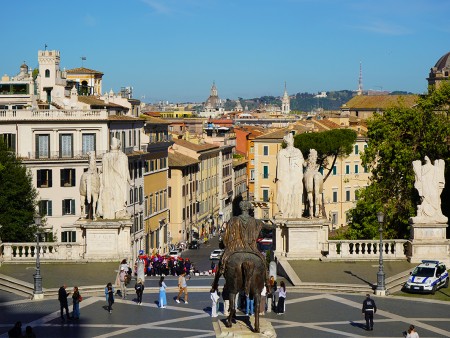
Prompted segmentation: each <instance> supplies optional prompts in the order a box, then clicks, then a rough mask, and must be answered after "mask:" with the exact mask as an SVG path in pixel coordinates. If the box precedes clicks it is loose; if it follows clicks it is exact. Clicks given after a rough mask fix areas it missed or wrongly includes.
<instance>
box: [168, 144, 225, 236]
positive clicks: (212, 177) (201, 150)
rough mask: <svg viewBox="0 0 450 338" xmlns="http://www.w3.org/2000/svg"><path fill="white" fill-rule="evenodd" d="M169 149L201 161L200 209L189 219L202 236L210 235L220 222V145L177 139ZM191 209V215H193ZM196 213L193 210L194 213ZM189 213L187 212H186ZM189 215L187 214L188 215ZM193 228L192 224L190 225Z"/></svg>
mask: <svg viewBox="0 0 450 338" xmlns="http://www.w3.org/2000/svg"><path fill="white" fill-rule="evenodd" d="M173 141H174V144H173V146H172V147H171V149H169V152H171V153H173V152H177V153H179V154H182V155H185V156H188V157H191V158H193V159H195V160H198V161H200V163H199V173H198V176H197V177H198V188H197V189H196V190H197V199H198V211H197V215H196V217H195V218H194V217H193V218H190V219H189V221H190V222H192V223H193V225H192V229H193V230H194V231H197V232H198V233H199V234H200V236H202V235H209V234H210V233H211V232H212V231H213V230H214V228H215V227H216V226H217V224H218V222H219V211H220V199H219V190H220V189H221V188H220V187H219V185H220V184H221V183H219V170H222V168H221V167H220V154H221V150H220V147H219V146H217V145H213V144H208V143H198V144H196V143H193V142H189V141H187V140H180V139H176V140H173ZM191 210H192V208H190V210H189V217H191ZM194 214H195V213H194V212H192V215H194ZM186 215H187V214H186ZM186 217H187V216H186ZM190 228H191V226H190Z"/></svg>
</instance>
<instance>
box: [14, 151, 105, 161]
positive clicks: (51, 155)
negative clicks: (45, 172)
mask: <svg viewBox="0 0 450 338" xmlns="http://www.w3.org/2000/svg"><path fill="white" fill-rule="evenodd" d="M106 152H107V151H106V150H98V151H96V154H95V155H96V157H97V158H98V159H101V158H102V157H103V154H105V153H106ZM19 157H20V158H21V159H23V160H39V161H46V160H79V159H86V160H87V159H88V155H87V154H86V153H83V152H82V151H81V150H80V151H74V152H72V153H71V154H67V153H64V154H63V153H62V152H61V151H50V152H47V153H39V152H28V156H27V157H23V156H19Z"/></svg>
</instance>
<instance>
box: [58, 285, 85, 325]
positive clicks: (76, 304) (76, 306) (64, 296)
mask: <svg viewBox="0 0 450 338" xmlns="http://www.w3.org/2000/svg"><path fill="white" fill-rule="evenodd" d="M66 288H67V285H66V284H64V285H63V286H61V287H60V288H59V290H58V301H59V305H60V310H61V321H62V322H65V321H66V318H64V310H65V311H66V317H67V319H68V320H72V319H75V320H77V319H80V302H81V301H82V300H83V297H82V296H81V294H80V291H79V290H78V286H74V287H73V292H72V316H71V315H70V314H69V303H68V298H69V296H70V294H71V293H70V292H67V290H66Z"/></svg>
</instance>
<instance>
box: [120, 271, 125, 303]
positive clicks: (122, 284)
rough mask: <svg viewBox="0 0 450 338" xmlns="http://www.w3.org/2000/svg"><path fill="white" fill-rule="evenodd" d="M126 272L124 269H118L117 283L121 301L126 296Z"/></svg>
mask: <svg viewBox="0 0 450 338" xmlns="http://www.w3.org/2000/svg"><path fill="white" fill-rule="evenodd" d="M126 278H127V272H126V271H125V268H124V267H121V268H120V273H119V282H120V292H121V293H122V299H125V297H126V296H127V285H126Z"/></svg>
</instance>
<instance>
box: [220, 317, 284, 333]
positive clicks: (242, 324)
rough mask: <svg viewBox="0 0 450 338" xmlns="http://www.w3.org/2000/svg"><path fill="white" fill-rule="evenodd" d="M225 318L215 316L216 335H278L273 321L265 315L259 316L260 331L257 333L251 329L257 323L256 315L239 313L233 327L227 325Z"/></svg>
mask: <svg viewBox="0 0 450 338" xmlns="http://www.w3.org/2000/svg"><path fill="white" fill-rule="evenodd" d="M224 319H226V317H223V316H219V317H217V319H216V318H213V327H214V331H215V333H216V337H234V338H244V337H248V338H251V337H261V338H262V337H264V338H275V337H276V336H277V334H276V332H275V330H274V328H273V326H272V323H271V322H270V321H268V320H266V319H265V318H264V316H259V331H260V333H255V332H253V331H252V330H251V328H253V325H254V324H255V317H254V316H252V317H247V316H245V315H244V316H243V315H239V314H237V316H236V323H233V325H232V326H231V327H226V326H225V324H224V322H223V321H224Z"/></svg>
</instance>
